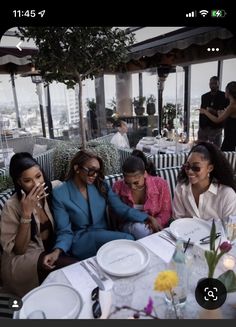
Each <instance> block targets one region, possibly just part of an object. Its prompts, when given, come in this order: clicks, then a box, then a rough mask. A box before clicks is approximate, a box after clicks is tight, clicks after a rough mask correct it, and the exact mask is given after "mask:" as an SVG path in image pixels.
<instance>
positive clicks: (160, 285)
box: [108, 270, 179, 319]
mask: <svg viewBox="0 0 236 327" xmlns="http://www.w3.org/2000/svg"><path fill="white" fill-rule="evenodd" d="M178 283H179V278H178V275H177V273H176V272H175V271H172V270H165V271H162V272H160V273H159V274H158V276H157V278H156V279H155V282H154V290H155V291H160V292H163V291H164V292H168V293H169V294H170V297H171V299H172V305H173V308H174V312H175V316H176V318H177V319H178V318H179V316H178V313H177V308H176V303H175V301H174V291H173V289H174V288H175V287H176V286H177V285H178ZM124 309H127V310H131V311H134V314H133V318H134V319H139V318H140V317H141V316H146V317H150V318H152V319H159V318H158V315H157V313H156V311H155V308H154V305H153V300H152V298H151V297H149V299H148V303H147V305H146V306H145V307H144V309H141V310H139V309H135V308H132V307H131V306H127V305H125V306H122V307H115V310H114V311H113V312H111V313H110V315H109V317H110V316H111V315H113V314H115V313H116V312H118V311H120V310H124ZM109 317H108V318H109Z"/></svg>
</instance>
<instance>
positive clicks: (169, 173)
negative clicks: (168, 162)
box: [157, 167, 181, 199]
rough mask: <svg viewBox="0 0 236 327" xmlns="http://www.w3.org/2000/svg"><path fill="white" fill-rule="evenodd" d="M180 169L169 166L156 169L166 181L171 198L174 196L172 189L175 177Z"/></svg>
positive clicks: (175, 180)
mask: <svg viewBox="0 0 236 327" xmlns="http://www.w3.org/2000/svg"><path fill="white" fill-rule="evenodd" d="M180 170H181V167H169V168H163V169H157V174H158V175H159V176H160V177H162V178H164V179H165V180H166V181H167V183H168V185H169V188H170V193H171V197H172V199H173V197H174V191H175V187H176V184H177V177H178V174H179V172H180Z"/></svg>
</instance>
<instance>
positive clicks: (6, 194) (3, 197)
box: [0, 189, 13, 219]
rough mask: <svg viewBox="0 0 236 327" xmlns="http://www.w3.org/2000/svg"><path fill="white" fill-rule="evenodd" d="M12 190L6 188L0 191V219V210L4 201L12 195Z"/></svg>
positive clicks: (0, 210)
mask: <svg viewBox="0 0 236 327" xmlns="http://www.w3.org/2000/svg"><path fill="white" fill-rule="evenodd" d="M12 193H13V190H12V189H8V190H6V191H4V192H2V193H0V219H1V212H2V209H3V207H4V205H5V202H6V201H7V200H8V199H9V198H10V197H11V196H12Z"/></svg>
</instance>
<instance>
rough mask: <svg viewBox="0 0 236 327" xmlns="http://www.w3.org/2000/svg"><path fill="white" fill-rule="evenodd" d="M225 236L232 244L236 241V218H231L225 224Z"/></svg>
mask: <svg viewBox="0 0 236 327" xmlns="http://www.w3.org/2000/svg"><path fill="white" fill-rule="evenodd" d="M223 227H224V232H225V236H226V237H227V240H228V241H230V242H231V243H232V242H234V240H235V239H236V216H229V217H228V218H227V219H226V220H225V221H224V222H223Z"/></svg>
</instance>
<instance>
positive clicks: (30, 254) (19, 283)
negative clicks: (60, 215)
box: [0, 183, 55, 296]
mask: <svg viewBox="0 0 236 327" xmlns="http://www.w3.org/2000/svg"><path fill="white" fill-rule="evenodd" d="M53 186H55V183H53ZM44 210H45V213H46V215H47V216H48V218H49V219H50V221H51V223H52V226H53V229H54V221H53V217H52V214H51V212H50V209H49V207H48V203H47V201H45V206H44ZM33 214H34V217H35V221H36V224H37V234H36V236H35V239H36V242H33V241H30V242H29V245H28V248H27V250H26V252H25V253H24V254H22V255H16V254H15V253H14V252H13V248H14V245H15V237H16V234H17V230H18V227H19V224H20V219H21V216H22V213H21V207H20V203H19V200H18V199H17V196H16V194H14V195H13V196H12V197H11V198H10V199H9V200H8V201H7V202H6V204H5V206H4V208H3V210H2V214H1V221H0V242H1V245H2V247H3V254H2V259H1V260H2V262H1V273H2V281H3V286H4V288H5V287H6V289H7V290H9V291H11V292H12V293H14V294H16V295H18V296H23V295H24V294H26V293H27V292H29V291H30V290H32V289H33V288H35V287H37V286H38V285H39V281H38V274H37V263H38V258H39V255H40V254H41V253H42V252H43V251H44V246H43V242H42V240H41V238H40V222H39V217H38V215H37V212H36V210H35V211H34V212H33Z"/></svg>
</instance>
